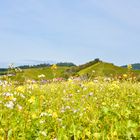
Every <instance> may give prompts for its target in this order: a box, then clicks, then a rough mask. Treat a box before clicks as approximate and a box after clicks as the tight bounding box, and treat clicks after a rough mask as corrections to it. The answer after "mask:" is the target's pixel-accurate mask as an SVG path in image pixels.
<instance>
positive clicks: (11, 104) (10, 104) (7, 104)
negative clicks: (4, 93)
mask: <svg viewBox="0 0 140 140" xmlns="http://www.w3.org/2000/svg"><path fill="white" fill-rule="evenodd" d="M4 106H6V107H7V108H10V109H13V108H14V103H13V102H12V101H9V102H7V103H6V104H5V105H4Z"/></svg>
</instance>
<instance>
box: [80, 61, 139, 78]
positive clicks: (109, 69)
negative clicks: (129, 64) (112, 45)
mask: <svg viewBox="0 0 140 140" xmlns="http://www.w3.org/2000/svg"><path fill="white" fill-rule="evenodd" d="M132 71H133V73H134V74H135V75H138V74H140V71H138V70H132ZM126 73H128V69H127V68H123V67H119V66H115V65H114V64H112V63H106V62H101V61H100V62H98V63H96V64H94V65H92V66H89V67H87V68H85V69H82V70H80V71H79V72H78V74H79V75H80V76H83V75H87V76H88V77H91V76H93V77H94V76H112V75H113V76H115V75H121V74H126Z"/></svg>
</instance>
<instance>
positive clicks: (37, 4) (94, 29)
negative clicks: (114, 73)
mask: <svg viewBox="0 0 140 140" xmlns="http://www.w3.org/2000/svg"><path fill="white" fill-rule="evenodd" d="M139 13H140V1H139V0H133V1H132V0H12V1H11V0H3V1H0V67H3V66H6V65H7V64H8V63H20V64H21V63H25V62H27V63H28V62H39V61H43V62H44V61H48V60H53V61H72V62H74V63H76V64H81V63H85V62H87V61H90V60H92V59H94V58H100V59H102V60H104V61H108V62H112V63H114V64H116V65H122V64H129V63H135V62H140V55H139V52H140V14H139Z"/></svg>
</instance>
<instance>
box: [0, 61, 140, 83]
mask: <svg viewBox="0 0 140 140" xmlns="http://www.w3.org/2000/svg"><path fill="white" fill-rule="evenodd" d="M57 65H58V66H57V69H56V70H55V71H53V70H52V69H51V65H45V64H40V65H37V66H32V67H29V66H22V67H20V68H21V69H22V70H20V71H18V72H15V70H14V69H13V70H11V71H9V72H8V69H1V71H0V74H1V75H3V74H6V73H7V72H8V76H9V78H10V79H11V80H16V81H20V82H24V81H25V80H28V79H32V80H39V77H38V76H39V75H44V77H43V78H42V79H44V80H48V79H53V78H60V77H62V78H69V77H70V76H80V77H85V78H89V77H90V78H92V77H98V76H102V77H110V76H113V77H114V76H119V75H123V74H127V73H128V69H127V68H125V67H119V66H115V65H114V64H112V63H107V62H103V61H101V60H99V59H95V60H93V61H90V62H88V63H85V64H83V65H79V66H76V65H74V64H73V63H58V64H57ZM18 68H19V67H18ZM18 68H16V69H18ZM132 72H133V74H134V75H136V76H137V75H140V70H132Z"/></svg>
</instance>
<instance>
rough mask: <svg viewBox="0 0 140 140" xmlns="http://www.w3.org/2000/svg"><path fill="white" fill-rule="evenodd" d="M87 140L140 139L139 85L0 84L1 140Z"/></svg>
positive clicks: (75, 82)
mask: <svg viewBox="0 0 140 140" xmlns="http://www.w3.org/2000/svg"><path fill="white" fill-rule="evenodd" d="M85 139H87V140H138V139H140V83H139V82H132V81H126V80H124V81H118V80H109V81H104V80H90V81H80V80H74V79H69V80H67V81H61V82H51V83H45V84H41V83H39V82H38V83H32V82H30V81H28V82H26V83H24V85H16V84H15V83H12V82H7V81H1V82H0V140H85Z"/></svg>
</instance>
